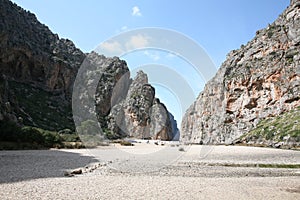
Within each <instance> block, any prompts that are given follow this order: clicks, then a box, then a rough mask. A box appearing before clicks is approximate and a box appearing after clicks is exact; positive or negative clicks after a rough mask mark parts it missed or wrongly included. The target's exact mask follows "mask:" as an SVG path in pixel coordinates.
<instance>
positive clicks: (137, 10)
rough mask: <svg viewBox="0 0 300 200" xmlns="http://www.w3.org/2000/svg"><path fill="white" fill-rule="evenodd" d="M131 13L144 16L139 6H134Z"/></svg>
mask: <svg viewBox="0 0 300 200" xmlns="http://www.w3.org/2000/svg"><path fill="white" fill-rule="evenodd" d="M131 15H132V16H135V17H140V16H142V13H141V11H140V9H139V7H137V6H134V7H133V8H132V13H131Z"/></svg>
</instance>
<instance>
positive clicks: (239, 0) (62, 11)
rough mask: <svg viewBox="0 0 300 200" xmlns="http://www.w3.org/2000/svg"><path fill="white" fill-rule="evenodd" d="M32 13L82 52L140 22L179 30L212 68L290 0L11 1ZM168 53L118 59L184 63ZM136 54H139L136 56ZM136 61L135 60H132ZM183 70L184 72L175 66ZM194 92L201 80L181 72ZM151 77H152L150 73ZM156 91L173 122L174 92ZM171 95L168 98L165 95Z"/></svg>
mask: <svg viewBox="0 0 300 200" xmlns="http://www.w3.org/2000/svg"><path fill="white" fill-rule="evenodd" d="M13 2H15V3H17V4H18V5H20V6H21V7H23V8H25V9H26V10H29V11H31V12H33V13H35V14H36V16H37V18H38V19H39V20H40V21H41V22H42V23H44V24H46V25H47V26H48V27H49V28H50V29H51V30H52V31H53V32H54V33H57V34H58V35H59V36H60V37H63V38H69V39H71V40H72V41H73V42H74V43H75V44H76V46H77V47H78V48H80V49H81V50H83V51H84V52H90V51H91V50H94V49H95V48H96V47H97V46H98V45H99V44H100V43H101V42H103V41H105V40H107V39H109V38H111V37H112V36H114V35H117V34H119V33H121V32H123V31H128V30H132V29H136V28H141V27H160V28H167V29H172V30H175V31H178V32H180V33H183V34H184V35H186V36H188V37H190V38H192V39H193V40H195V41H196V42H197V43H198V44H199V45H200V46H201V47H203V49H205V51H206V52H207V54H208V55H209V56H210V58H211V59H212V61H213V62H214V63H215V65H216V67H219V66H220V65H221V63H222V62H223V61H224V60H225V58H226V54H227V53H228V52H229V51H231V50H233V49H237V48H239V47H240V46H241V44H246V43H247V42H248V41H249V40H251V39H252V38H253V37H254V36H255V32H256V31H257V30H259V29H262V28H264V27H266V26H267V25H268V24H269V23H272V22H273V21H274V20H275V19H276V18H277V17H278V16H279V14H280V13H282V11H283V10H284V9H285V8H286V7H287V6H288V5H289V2H290V1H289V0H276V1H274V0H251V1H250V0H226V1H221V0H205V1H204V0H187V1H171V0H151V1H150V0H135V1H134V0H110V1H109V0H106V1H104V0H100V1H99V0H86V1H82V0H63V1H62V0H60V1H59V0H44V1H36V0H13ZM168 56H169V54H168V53H166V52H158V51H151V50H148V51H143V52H140V53H135V54H131V55H127V56H124V57H123V58H124V59H125V60H126V61H127V62H128V65H129V67H130V68H131V69H134V68H135V67H136V66H138V65H142V64H144V63H157V64H164V65H174V66H175V65H176V66H177V68H180V67H181V68H184V67H187V66H188V65H189V64H188V63H186V62H184V61H182V60H180V59H178V58H176V56H175V58H174V57H173V59H169V60H170V61H168V59H166V58H168ZM136 58H138V59H136ZM137 60H138V61H137ZM179 73H181V74H183V71H179ZM185 73H186V74H185V76H186V77H190V79H191V80H190V84H191V85H192V89H193V91H194V92H195V96H197V95H198V93H199V92H200V91H201V90H202V88H203V86H204V82H205V80H201V78H199V80H198V78H197V77H195V76H194V74H193V73H192V72H191V73H190V74H189V72H188V71H187V72H185ZM150 79H151V78H150ZM157 87H158V88H157V89H156V91H157V93H158V96H159V97H160V98H161V99H162V101H163V102H164V103H165V104H166V105H167V107H168V108H169V109H170V110H171V112H173V113H174V115H175V117H176V119H177V120H178V122H180V120H181V119H180V118H181V115H182V111H180V109H179V108H178V104H177V103H176V101H177V100H176V97H175V96H176V95H173V97H171V96H172V94H171V93H172V92H170V91H167V90H164V89H163V88H159V86H157ZM170 99H171V100H170Z"/></svg>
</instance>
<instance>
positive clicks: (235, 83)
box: [181, 0, 300, 146]
mask: <svg viewBox="0 0 300 200" xmlns="http://www.w3.org/2000/svg"><path fill="white" fill-rule="evenodd" d="M299 50H300V1H298V0H292V1H291V4H290V6H289V7H288V8H287V9H286V10H285V11H284V12H283V13H282V14H281V15H280V16H279V17H278V19H277V20H276V21H275V22H273V23H272V24H269V26H268V27H267V28H265V29H262V30H259V31H257V32H256V36H255V37H254V39H253V40H251V41H250V42H248V43H247V44H246V45H242V46H241V48H240V49H238V50H233V51H231V52H230V53H229V54H228V55H227V59H226V60H225V62H224V63H223V64H222V66H221V67H220V69H219V70H218V72H217V74H216V75H215V77H214V78H212V79H211V80H210V81H209V82H208V83H207V84H206V86H205V88H204V90H203V92H201V93H200V94H199V96H198V98H197V100H196V101H195V102H194V103H193V104H192V105H191V106H190V108H189V109H188V110H187V111H186V114H185V116H184V118H183V121H182V126H181V134H182V135H181V140H182V141H184V142H191V143H201V144H202V143H204V144H230V143H236V142H244V143H249V144H250V143H251V144H253V143H257V144H266V145H270V144H273V143H278V142H284V144H286V145H296V146H299V142H300V138H299V133H300V129H299V123H300V122H299V119H300V116H299V114H298V113H299V112H298V111H295V112H293V113H294V115H293V116H294V117H293V118H289V119H290V120H286V121H284V122H282V123H281V124H280V126H290V127H289V130H290V132H287V131H286V129H284V128H282V127H280V126H279V125H278V124H277V126H276V125H275V126H274V127H273V128H272V127H271V129H270V130H268V128H266V127H265V129H261V130H260V131H259V133H258V134H257V135H256V136H255V137H244V139H240V137H241V136H243V135H244V134H246V133H249V132H250V131H251V130H255V129H256V128H259V127H262V126H263V124H261V123H263V122H264V120H267V119H270V120H272V118H275V117H279V118H280V117H281V116H283V115H285V114H286V113H288V112H290V111H293V110H295V109H297V107H298V108H299V106H300V68H299V67H300V52H299ZM286 119H288V118H286ZM292 119H293V120H292ZM265 132H271V133H269V134H271V136H270V137H269V138H265V137H264V133H265ZM279 136H280V137H279ZM246 138H247V139H246Z"/></svg>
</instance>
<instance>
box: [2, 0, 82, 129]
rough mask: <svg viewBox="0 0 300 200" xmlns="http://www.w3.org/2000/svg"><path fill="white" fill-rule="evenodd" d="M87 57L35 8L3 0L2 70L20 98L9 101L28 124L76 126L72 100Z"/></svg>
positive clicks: (44, 126) (46, 126)
mask: <svg viewBox="0 0 300 200" xmlns="http://www.w3.org/2000/svg"><path fill="white" fill-rule="evenodd" d="M84 58H85V54H84V53H82V52H81V51H80V50H79V49H77V48H76V47H75V45H74V44H73V43H72V42H71V41H70V40H68V39H59V37H58V35H56V34H53V33H52V32H51V31H50V30H49V28H48V27H47V26H45V25H43V24H41V23H40V22H39V21H38V20H37V18H36V17H35V15H34V14H32V13H30V12H28V11H25V10H24V9H22V8H21V7H19V6H17V5H16V4H14V3H12V2H10V1H9V0H0V73H1V74H2V75H5V77H6V80H7V85H8V86H9V91H10V92H11V93H13V94H14V95H15V103H13V102H11V101H10V99H6V100H7V102H4V103H5V104H11V105H13V106H12V107H13V108H15V109H14V110H15V115H16V116H17V117H18V118H19V117H20V118H22V119H23V122H24V124H26V125H32V126H37V127H41V128H45V129H49V130H59V129H63V128H74V125H73V120H72V113H71V106H70V101H71V94H72V87H73V82H74V80H75V77H76V74H77V70H78V68H79V67H80V65H81V62H82V61H83V59H84ZM16 106H17V107H16Z"/></svg>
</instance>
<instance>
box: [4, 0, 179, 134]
mask: <svg viewBox="0 0 300 200" xmlns="http://www.w3.org/2000/svg"><path fill="white" fill-rule="evenodd" d="M0 16H1V21H0V22H1V23H0V72H1V75H2V76H1V77H0V103H1V105H0V120H8V121H13V122H18V121H19V123H20V124H24V125H29V126H35V127H40V128H43V129H47V130H55V131H59V130H61V129H65V128H69V129H72V130H74V129H75V127H74V123H73V118H72V117H73V116H72V108H71V104H72V92H73V84H74V81H75V79H76V75H77V73H78V70H79V68H80V66H81V65H82V63H84V64H85V65H90V69H91V70H90V71H87V72H88V73H87V74H79V76H82V77H81V78H84V79H82V80H83V86H87V87H82V85H79V87H81V88H79V90H78V91H80V93H77V94H75V95H74V96H73V100H74V101H75V103H77V104H76V105H78V106H81V105H85V104H86V103H87V102H89V101H90V100H92V101H93V102H92V106H90V107H93V108H94V106H96V109H95V110H96V115H97V120H96V121H98V122H99V123H100V126H101V127H102V129H103V131H104V132H105V133H106V134H107V135H110V136H113V137H116V138H119V137H125V136H132V137H138V138H143V137H147V138H148V137H150V135H153V137H155V138H157V137H161V138H162V139H166V140H170V139H172V138H173V137H172V128H171V122H170V119H169V116H168V114H166V113H168V111H167V109H166V107H165V106H164V105H163V104H161V103H160V102H159V100H155V90H154V88H153V87H152V86H151V85H150V84H149V83H148V78H147V75H146V74H144V73H142V74H143V75H138V76H137V77H136V78H135V79H134V80H133V81H132V80H131V78H130V72H129V69H128V67H127V64H126V62H125V61H123V60H120V59H119V58H117V57H113V58H106V57H105V56H103V55H98V54H97V53H95V52H91V53H88V54H84V53H83V52H82V51H81V50H79V49H78V48H76V47H75V45H74V44H73V42H72V41H70V40H68V39H60V38H59V37H58V35H57V34H53V33H52V32H51V31H50V30H49V28H48V27H47V26H45V25H43V24H41V23H40V22H39V21H38V20H37V18H36V16H35V15H34V14H32V13H30V12H28V11H25V10H24V9H22V8H21V7H19V6H17V5H16V4H14V3H12V2H10V1H9V0H0ZM90 85H96V86H97V87H96V91H90V90H89V88H90V87H89V86H90ZM127 93H128V95H127ZM154 100H155V101H154ZM86 101H87V102H86ZM152 106H153V108H152ZM90 107H89V108H90ZM89 108H88V109H86V108H82V113H81V114H82V115H83V116H85V117H86V118H87V119H89V118H88V117H89V115H90V113H91V112H94V111H93V110H90V109H89ZM160 115H161V116H160ZM154 116H155V117H154ZM76 117H77V116H76ZM155 120H158V121H155ZM123 122H124V123H123ZM120 123H121V124H120ZM122 123H123V124H122ZM87 124H88V123H87ZM94 125H95V126H94V127H97V122H94ZM123 125H125V126H124V127H125V130H122V129H121V128H120V127H122V126H123ZM150 129H151V131H154V132H155V133H154V132H153V133H151V134H150ZM91 130H92V129H91ZM155 135H157V136H155ZM158 135H159V136H158Z"/></svg>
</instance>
